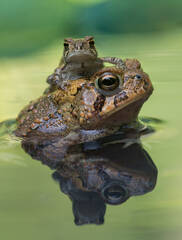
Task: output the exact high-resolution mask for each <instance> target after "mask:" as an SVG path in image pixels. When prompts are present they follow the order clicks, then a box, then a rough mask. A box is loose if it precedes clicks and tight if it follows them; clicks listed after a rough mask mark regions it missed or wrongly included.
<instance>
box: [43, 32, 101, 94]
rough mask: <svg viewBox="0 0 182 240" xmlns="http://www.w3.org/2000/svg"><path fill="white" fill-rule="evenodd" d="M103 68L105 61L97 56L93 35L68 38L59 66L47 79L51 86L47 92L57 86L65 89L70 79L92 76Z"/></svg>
mask: <svg viewBox="0 0 182 240" xmlns="http://www.w3.org/2000/svg"><path fill="white" fill-rule="evenodd" d="M101 68H103V61H102V60H101V59H99V58H98V57H97V50H96V48H95V43H94V38H93V37H92V36H86V37H84V38H80V39H72V38H66V39H65V40H64V51H63V57H62V58H61V61H60V63H59V66H58V67H57V68H56V69H55V71H54V73H53V74H51V75H50V76H49V77H48V79H47V82H48V83H49V84H50V87H49V88H48V89H47V90H46V93H50V92H53V91H54V90H55V89H57V88H62V89H64V88H65V86H66V85H67V84H68V82H69V81H70V80H75V79H79V78H90V77H91V76H92V75H93V74H94V73H95V72H97V71H98V70H100V69H101Z"/></svg>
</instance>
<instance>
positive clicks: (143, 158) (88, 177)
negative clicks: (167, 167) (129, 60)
mask: <svg viewBox="0 0 182 240" xmlns="http://www.w3.org/2000/svg"><path fill="white" fill-rule="evenodd" d="M113 143H114V142H113V141H104V140H103V139H102V140H101V141H100V142H99V141H97V142H87V143H82V144H78V145H72V146H69V147H68V148H67V151H66V154H65V155H64V159H63V158H62V152H60V153H59V149H61V147H60V148H59V144H60V142H59V139H54V140H53V139H52V140H51V141H48V140H39V141H38V140H37V139H36V140H35V139H29V140H23V141H22V147H23V148H24V150H25V151H26V152H27V153H29V154H30V155H31V156H32V157H33V158H35V159H38V160H41V161H42V162H43V163H44V164H47V165H48V166H49V167H51V168H53V169H56V171H55V172H54V173H53V178H54V179H55V180H56V181H58V182H59V184H60V189H61V191H62V192H63V193H65V194H67V195H68V196H69V197H70V199H71V201H72V204H73V213H74V216H75V224H77V225H82V224H90V223H94V224H102V223H103V222H104V215H105V211H106V204H112V205H116V204H122V203H124V202H125V201H126V200H128V199H129V198H130V197H131V196H137V195H142V194H145V193H147V192H149V191H151V190H152V189H153V188H154V187H155V184H156V179H157V168H156V166H155V165H154V163H153V161H152V159H151V158H150V156H149V155H148V153H147V152H146V151H145V150H144V149H143V148H142V146H141V144H140V143H139V142H137V139H135V141H134V142H133V141H132V142H128V141H127V143H126V142H115V143H114V144H113ZM45 156H46V157H45Z"/></svg>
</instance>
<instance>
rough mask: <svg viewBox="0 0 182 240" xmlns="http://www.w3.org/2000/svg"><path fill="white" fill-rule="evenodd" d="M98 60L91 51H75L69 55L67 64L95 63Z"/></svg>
mask: <svg viewBox="0 0 182 240" xmlns="http://www.w3.org/2000/svg"><path fill="white" fill-rule="evenodd" d="M95 59H96V55H95V54H94V53H93V52H91V51H85V50H75V51H74V52H71V53H69V54H68V55H67V58H66V61H67V62H78V63H80V62H83V61H93V60H95Z"/></svg>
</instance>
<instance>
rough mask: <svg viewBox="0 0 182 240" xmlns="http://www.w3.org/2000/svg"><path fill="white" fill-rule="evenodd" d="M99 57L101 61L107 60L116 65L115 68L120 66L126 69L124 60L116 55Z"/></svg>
mask: <svg viewBox="0 0 182 240" xmlns="http://www.w3.org/2000/svg"><path fill="white" fill-rule="evenodd" d="M100 59H101V60H102V61H103V62H108V63H111V64H114V65H116V67H117V68H121V69H123V70H125V69H126V66H125V64H124V61H123V60H122V59H120V58H117V57H103V58H100Z"/></svg>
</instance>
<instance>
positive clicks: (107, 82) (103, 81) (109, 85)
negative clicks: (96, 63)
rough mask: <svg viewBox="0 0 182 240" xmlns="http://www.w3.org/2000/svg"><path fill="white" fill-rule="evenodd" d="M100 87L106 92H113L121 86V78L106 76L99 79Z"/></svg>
mask: <svg viewBox="0 0 182 240" xmlns="http://www.w3.org/2000/svg"><path fill="white" fill-rule="evenodd" d="M98 86H99V88H100V89H103V90H105V91H113V90H115V89H116V88H117V87H118V86H119V78H118V77H117V76H116V75H111V74H108V75H105V76H103V77H100V78H99V79H98Z"/></svg>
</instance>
